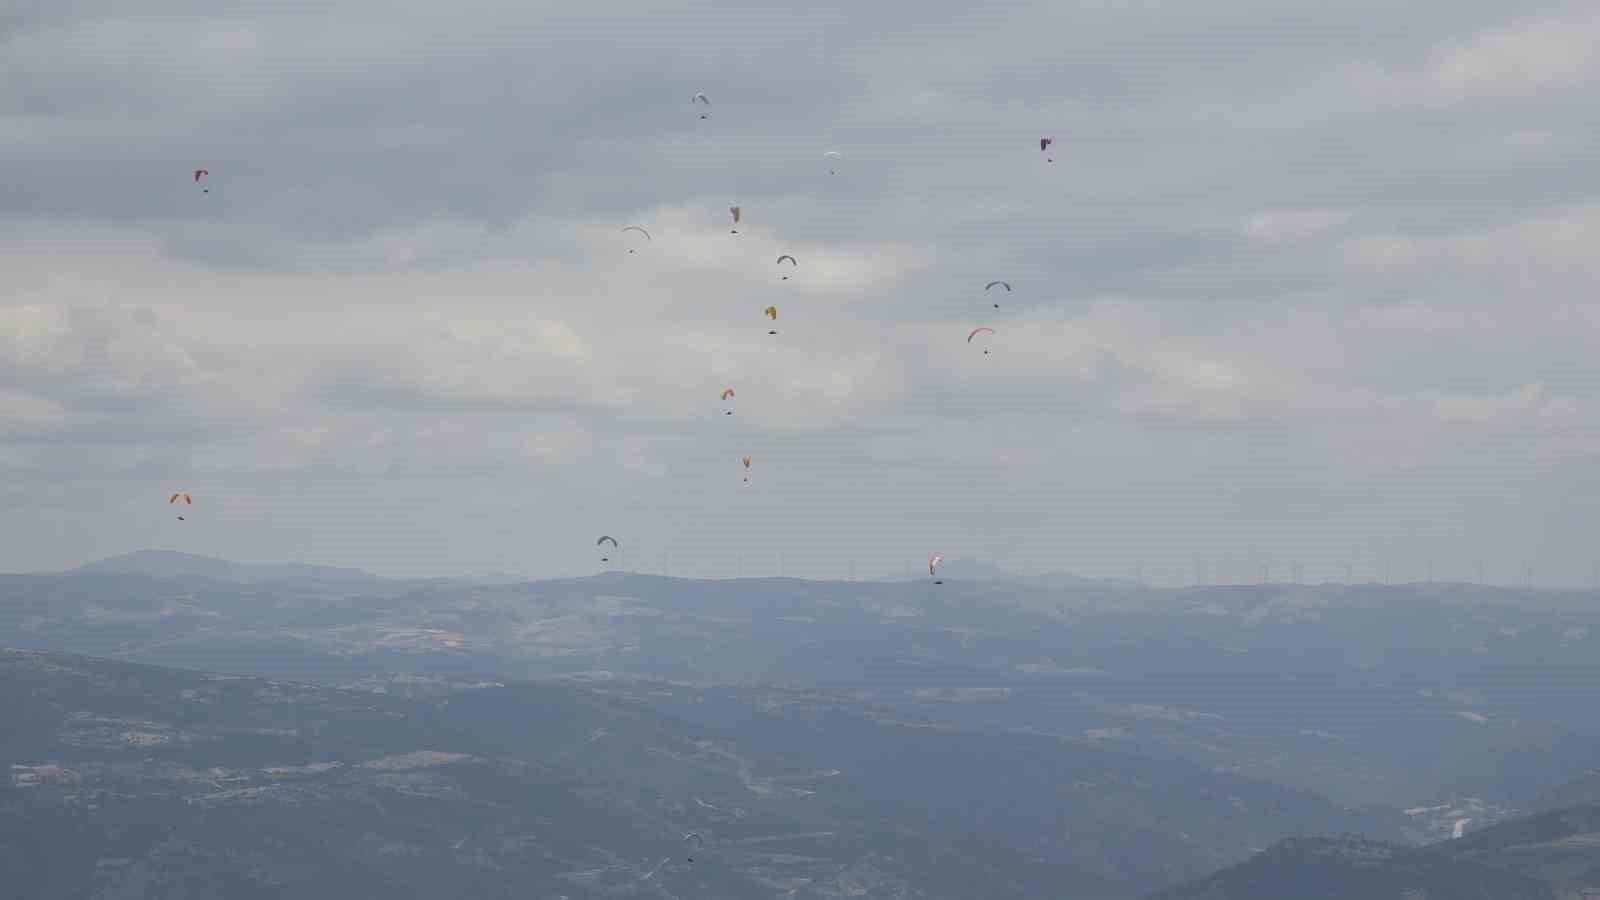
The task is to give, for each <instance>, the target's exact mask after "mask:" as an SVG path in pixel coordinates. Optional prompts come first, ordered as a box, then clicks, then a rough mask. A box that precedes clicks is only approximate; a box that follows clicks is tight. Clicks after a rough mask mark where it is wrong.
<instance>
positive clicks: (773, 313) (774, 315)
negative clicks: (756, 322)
mask: <svg viewBox="0 0 1600 900" xmlns="http://www.w3.org/2000/svg"><path fill="white" fill-rule="evenodd" d="M761 314H762V315H764V316H766V317H767V318H769V319H771V320H772V321H774V322H776V321H778V308H777V307H776V306H769V307H767V308H766V309H764V310H762V311H761ZM777 333H778V331H777V329H769V330H768V331H767V334H777Z"/></svg>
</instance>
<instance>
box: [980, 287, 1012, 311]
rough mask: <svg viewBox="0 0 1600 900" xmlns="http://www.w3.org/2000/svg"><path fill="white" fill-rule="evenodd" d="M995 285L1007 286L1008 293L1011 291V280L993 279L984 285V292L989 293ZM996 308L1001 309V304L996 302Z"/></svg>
mask: <svg viewBox="0 0 1600 900" xmlns="http://www.w3.org/2000/svg"><path fill="white" fill-rule="evenodd" d="M995 285H999V286H1000V287H1003V288H1005V289H1006V293H1008V294H1009V293H1011V282H1009V281H991V282H989V283H988V284H986V285H984V286H983V290H984V293H988V292H989V291H992V290H994V288H995ZM994 308H995V309H999V308H1000V304H998V303H996V304H995V305H994Z"/></svg>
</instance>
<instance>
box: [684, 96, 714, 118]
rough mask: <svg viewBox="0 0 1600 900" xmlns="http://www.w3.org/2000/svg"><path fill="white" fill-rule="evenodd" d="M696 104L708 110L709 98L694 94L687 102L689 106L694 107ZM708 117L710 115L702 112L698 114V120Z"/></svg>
mask: <svg viewBox="0 0 1600 900" xmlns="http://www.w3.org/2000/svg"><path fill="white" fill-rule="evenodd" d="M698 104H704V105H705V106H706V107H707V108H708V109H709V108H710V106H711V98H709V97H707V96H706V95H705V94H695V95H694V97H693V99H691V100H690V101H689V105H690V106H695V105H698ZM709 115H710V113H708V112H703V113H701V114H700V118H702V119H704V118H706V117H707V116H709Z"/></svg>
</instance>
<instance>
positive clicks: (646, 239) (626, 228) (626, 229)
mask: <svg viewBox="0 0 1600 900" xmlns="http://www.w3.org/2000/svg"><path fill="white" fill-rule="evenodd" d="M622 231H623V233H624V234H626V233H627V232H630V231H637V232H639V233H640V234H642V235H644V242H645V243H646V244H653V243H655V238H653V237H651V236H650V232H648V231H645V230H644V229H643V228H640V227H639V226H637V225H624V226H623V228H622ZM628 252H629V253H632V252H633V248H632V247H629V248H628Z"/></svg>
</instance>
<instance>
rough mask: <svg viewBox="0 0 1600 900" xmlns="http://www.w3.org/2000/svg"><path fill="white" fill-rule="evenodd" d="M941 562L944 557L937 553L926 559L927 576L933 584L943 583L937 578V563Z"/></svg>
mask: <svg viewBox="0 0 1600 900" xmlns="http://www.w3.org/2000/svg"><path fill="white" fill-rule="evenodd" d="M942 562H944V557H943V556H940V555H939V554H937V553H935V554H934V555H932V556H930V557H928V575H929V576H930V577H932V578H933V583H934V584H944V581H943V580H942V579H940V578H939V563H942Z"/></svg>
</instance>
